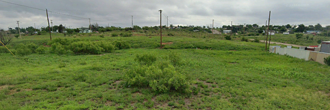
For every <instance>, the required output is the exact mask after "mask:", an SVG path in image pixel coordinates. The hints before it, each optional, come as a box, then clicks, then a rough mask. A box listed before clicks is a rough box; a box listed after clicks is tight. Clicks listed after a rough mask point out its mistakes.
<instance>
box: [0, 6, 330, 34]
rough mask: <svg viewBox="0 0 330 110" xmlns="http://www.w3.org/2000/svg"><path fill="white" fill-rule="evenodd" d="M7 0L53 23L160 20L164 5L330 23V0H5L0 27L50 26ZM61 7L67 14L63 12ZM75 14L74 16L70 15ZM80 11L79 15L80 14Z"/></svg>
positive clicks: (185, 12)
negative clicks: (18, 23) (269, 13)
mask: <svg viewBox="0 0 330 110" xmlns="http://www.w3.org/2000/svg"><path fill="white" fill-rule="evenodd" d="M2 1H7V2H11V3H16V4H22V5H26V6H30V7H35V8H38V9H43V10H45V9H46V8H47V9H48V10H49V11H51V12H49V17H50V19H51V20H53V24H54V25H59V24H63V25H65V26H66V27H69V26H70V27H82V26H84V27H88V24H89V21H88V18H91V22H92V23H98V24H99V25H101V26H107V25H108V24H109V25H110V26H121V27H129V26H131V16H132V15H133V16H134V25H139V26H154V25H159V11H158V10H160V9H161V10H163V24H165V25H166V23H167V21H166V16H168V18H169V20H168V22H169V24H174V25H200V26H202V25H210V24H211V23H212V19H214V21H215V26H216V27H220V26H222V25H230V22H231V21H233V24H234V25H237V24H244V23H246V24H255V23H256V24H259V25H263V24H265V22H266V20H267V18H268V11H272V16H271V24H273V25H284V24H305V25H310V24H313V25H315V24H317V23H320V24H322V26H325V25H330V11H329V10H330V0H0V28H2V29H8V27H16V26H17V23H16V21H20V26H21V27H28V26H33V25H34V24H35V25H36V27H37V28H40V27H45V26H47V19H46V13H45V11H43V10H37V9H32V8H27V7H23V6H18V5H13V4H8V3H5V2H2ZM58 13H62V14H58ZM66 14H68V15H71V16H67V15H66ZM75 16H79V17H75Z"/></svg>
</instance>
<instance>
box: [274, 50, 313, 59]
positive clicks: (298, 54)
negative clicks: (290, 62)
mask: <svg viewBox="0 0 330 110" xmlns="http://www.w3.org/2000/svg"><path fill="white" fill-rule="evenodd" d="M275 52H276V53H277V54H280V55H289V56H292V57H295V58H300V59H304V60H306V61H307V60H309V59H308V57H309V53H310V51H308V50H301V49H292V48H278V47H277V48H276V51H275Z"/></svg>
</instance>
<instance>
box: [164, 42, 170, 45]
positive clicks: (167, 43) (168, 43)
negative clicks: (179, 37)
mask: <svg viewBox="0 0 330 110" xmlns="http://www.w3.org/2000/svg"><path fill="white" fill-rule="evenodd" d="M171 44H173V42H166V43H162V45H171Z"/></svg>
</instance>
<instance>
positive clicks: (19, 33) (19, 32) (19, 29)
mask: <svg viewBox="0 0 330 110" xmlns="http://www.w3.org/2000/svg"><path fill="white" fill-rule="evenodd" d="M17 26H18V35H19V38H21V28H19V21H17Z"/></svg>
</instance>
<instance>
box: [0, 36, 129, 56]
mask: <svg viewBox="0 0 330 110" xmlns="http://www.w3.org/2000/svg"><path fill="white" fill-rule="evenodd" d="M48 45H50V48H49V49H48V48H47V47H45V46H43V45H40V46H38V45H36V44H34V43H27V44H23V43H19V44H18V45H15V47H14V49H11V51H12V52H13V53H14V54H15V55H20V56H24V55H29V54H32V53H38V54H45V53H47V52H50V53H54V54H58V55H62V54H101V53H103V52H106V53H111V52H114V50H116V49H117V50H120V49H129V48H131V47H130V45H129V44H128V43H127V42H123V41H114V42H105V41H88V40H82V39H61V38H58V39H54V40H52V41H50V42H48ZM0 53H9V51H8V50H7V49H6V48H5V47H3V46H0Z"/></svg>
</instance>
